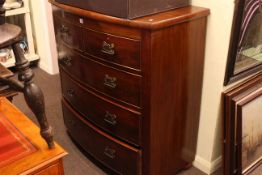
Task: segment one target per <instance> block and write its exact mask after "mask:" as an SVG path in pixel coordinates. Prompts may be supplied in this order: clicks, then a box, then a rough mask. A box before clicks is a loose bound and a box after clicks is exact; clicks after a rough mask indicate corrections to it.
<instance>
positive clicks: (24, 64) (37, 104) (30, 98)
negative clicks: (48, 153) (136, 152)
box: [12, 43, 54, 148]
mask: <svg viewBox="0 0 262 175" xmlns="http://www.w3.org/2000/svg"><path fill="white" fill-rule="evenodd" d="M12 48H13V51H14V54H15V59H16V68H17V70H18V79H19V81H22V82H24V90H23V93H24V97H25V101H26V103H27V105H28V106H29V107H30V109H31V110H32V111H33V113H34V114H35V116H36V117H37V120H38V122H39V124H40V128H41V131H40V133H41V136H42V137H43V138H44V139H45V141H46V142H47V144H48V147H49V148H54V141H53V132H52V127H51V126H50V125H49V124H48V122H47V118H46V114H45V103H44V95H43V92H42V90H41V89H40V88H39V87H38V86H37V85H36V84H35V83H33V77H34V73H33V71H32V70H31V69H30V67H29V66H30V63H29V61H28V60H27V59H26V58H25V56H24V53H23V50H22V49H21V48H20V46H19V43H16V44H14V45H12Z"/></svg>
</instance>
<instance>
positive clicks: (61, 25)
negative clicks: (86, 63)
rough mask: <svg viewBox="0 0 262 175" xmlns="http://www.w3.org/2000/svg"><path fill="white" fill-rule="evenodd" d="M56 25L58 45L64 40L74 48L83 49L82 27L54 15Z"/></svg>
mask: <svg viewBox="0 0 262 175" xmlns="http://www.w3.org/2000/svg"><path fill="white" fill-rule="evenodd" d="M54 26H55V33H56V40H57V43H58V45H59V44H62V43H61V42H64V43H65V44H67V45H69V46H70V47H72V48H75V49H77V50H80V51H82V50H83V36H82V34H83V33H82V28H81V27H79V26H77V25H75V24H73V23H71V22H67V21H66V20H62V19H61V18H59V17H57V16H54Z"/></svg>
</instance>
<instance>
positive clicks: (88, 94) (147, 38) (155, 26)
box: [50, 0, 209, 175]
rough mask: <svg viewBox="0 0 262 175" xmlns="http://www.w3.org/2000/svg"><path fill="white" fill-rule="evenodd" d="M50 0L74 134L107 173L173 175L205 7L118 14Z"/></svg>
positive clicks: (193, 123) (183, 148) (193, 114)
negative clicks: (129, 17)
mask: <svg viewBox="0 0 262 175" xmlns="http://www.w3.org/2000/svg"><path fill="white" fill-rule="evenodd" d="M50 2H51V3H52V4H53V15H54V23H55V25H54V26H55V32H56V39H57V44H58V51H59V65H60V75H61V83H62V93H63V102H62V104H63V113H64V121H65V125H66V127H67V129H68V132H69V134H70V135H71V136H72V138H73V139H74V140H75V141H76V142H77V143H78V144H79V145H80V146H82V147H83V148H84V149H85V150H86V151H87V152H88V153H89V154H90V155H92V156H93V157H94V158H95V159H96V160H98V161H100V162H101V163H102V164H103V165H105V166H106V167H107V168H109V169H110V174H113V173H116V174H125V175H160V174H163V175H174V174H175V173H176V172H178V171H180V170H181V169H183V168H186V167H188V166H189V165H190V164H191V163H192V161H193V160H194V157H195V151H196V141H197V133H198V123H199V111H200V98H201V88H202V74H203V63H204V50H205V35H206V22H207V15H208V14H209V10H208V9H205V8H200V7H193V6H190V7H186V8H181V9H177V10H172V11H168V12H165V13H159V14H156V15H151V16H147V17H143V18H138V19H136V20H124V19H119V18H115V17H111V16H106V15H101V14H98V13H95V12H91V11H86V10H82V9H79V8H75V7H71V6H66V5H63V4H60V3H57V2H55V1H53V0H50Z"/></svg>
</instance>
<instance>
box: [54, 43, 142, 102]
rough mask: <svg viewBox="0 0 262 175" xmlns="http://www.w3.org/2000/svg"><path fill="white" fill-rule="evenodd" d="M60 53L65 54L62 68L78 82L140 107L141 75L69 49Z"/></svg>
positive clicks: (61, 64)
mask: <svg viewBox="0 0 262 175" xmlns="http://www.w3.org/2000/svg"><path fill="white" fill-rule="evenodd" d="M60 48H61V47H60ZM59 52H63V53H64V54H65V57H62V58H61V59H60V60H59V62H60V66H61V68H62V69H64V70H65V71H66V72H68V73H70V75H71V76H74V77H75V78H76V79H77V80H78V81H80V82H82V83H84V84H85V85H87V86H90V87H91V88H93V89H95V90H97V91H99V92H102V93H104V94H106V95H108V96H110V97H112V98H115V99H118V100H119V101H123V102H125V103H128V104H131V105H134V106H137V107H140V89H141V76H140V75H135V74H131V73H129V72H125V71H121V70H118V69H116V68H114V67H110V66H107V65H105V64H101V63H100V62H97V61H94V60H92V59H90V57H86V56H82V55H80V54H79V53H77V52H74V51H73V50H71V49H69V48H68V47H63V50H60V51H59Z"/></svg>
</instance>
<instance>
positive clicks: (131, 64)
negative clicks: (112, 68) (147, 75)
mask: <svg viewBox="0 0 262 175" xmlns="http://www.w3.org/2000/svg"><path fill="white" fill-rule="evenodd" d="M83 35H84V36H83V37H84V41H83V43H84V47H85V52H86V53H87V54H90V55H92V56H95V57H98V58H100V59H103V60H104V61H107V62H110V63H114V64H118V65H121V66H125V67H128V68H132V69H136V70H140V41H139V40H135V39H130V38H125V37H120V36H116V35H111V34H108V33H102V32H97V31H94V30H91V29H86V28H85V29H83Z"/></svg>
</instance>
